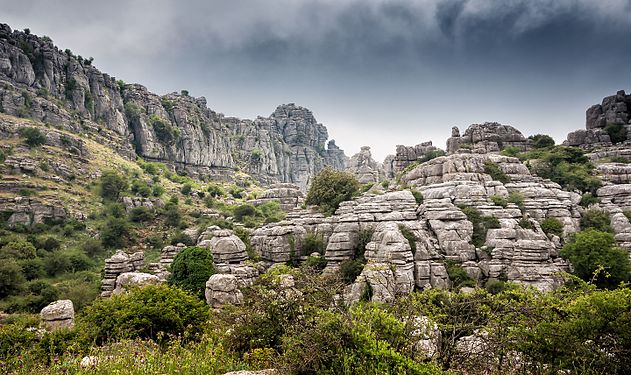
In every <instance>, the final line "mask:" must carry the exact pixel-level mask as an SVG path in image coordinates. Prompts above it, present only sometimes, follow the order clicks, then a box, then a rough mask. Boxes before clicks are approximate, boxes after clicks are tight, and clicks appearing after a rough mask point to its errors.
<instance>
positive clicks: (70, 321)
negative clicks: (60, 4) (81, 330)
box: [39, 299, 74, 331]
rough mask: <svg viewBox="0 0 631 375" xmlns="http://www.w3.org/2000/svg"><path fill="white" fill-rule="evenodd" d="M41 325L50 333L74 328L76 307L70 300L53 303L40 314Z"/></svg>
mask: <svg viewBox="0 0 631 375" xmlns="http://www.w3.org/2000/svg"><path fill="white" fill-rule="evenodd" d="M39 317H40V321H41V325H42V327H43V328H46V329H47V330H49V331H55V330H58V329H62V328H72V327H74V305H73V304H72V301H71V300H69V299H65V300H59V301H55V302H51V303H50V304H49V305H48V306H46V307H44V308H43V309H42V311H41V312H40V313H39Z"/></svg>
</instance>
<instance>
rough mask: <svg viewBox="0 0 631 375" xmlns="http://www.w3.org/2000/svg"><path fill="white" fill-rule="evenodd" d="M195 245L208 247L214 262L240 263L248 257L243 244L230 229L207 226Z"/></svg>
mask: <svg viewBox="0 0 631 375" xmlns="http://www.w3.org/2000/svg"><path fill="white" fill-rule="evenodd" d="M197 246H199V247H203V248H206V249H209V250H210V251H211V252H212V254H213V259H214V262H215V263H241V262H243V261H244V260H246V259H248V254H247V252H246V251H245V244H244V243H243V241H241V239H240V238H239V237H237V236H236V235H235V234H234V233H233V232H232V231H231V230H227V229H220V228H218V227H209V228H208V229H207V230H206V231H204V232H203V233H202V234H201V235H200V237H199V240H198V243H197Z"/></svg>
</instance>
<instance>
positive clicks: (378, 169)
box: [346, 146, 385, 184]
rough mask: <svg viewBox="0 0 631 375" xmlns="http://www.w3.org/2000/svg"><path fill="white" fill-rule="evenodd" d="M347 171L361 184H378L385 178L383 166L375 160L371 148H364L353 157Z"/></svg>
mask: <svg viewBox="0 0 631 375" xmlns="http://www.w3.org/2000/svg"><path fill="white" fill-rule="evenodd" d="M346 170H347V171H348V172H350V173H352V174H354V175H355V176H356V177H357V180H358V181H359V182H360V183H361V184H368V183H376V182H379V181H380V180H381V179H383V177H384V176H385V174H384V171H383V166H382V165H379V164H378V163H377V162H376V161H375V160H373V158H372V155H371V153H370V147H369V146H363V147H362V148H361V150H360V151H359V153H357V154H355V155H353V156H352V157H351V159H350V161H349V162H348V167H347V169H346Z"/></svg>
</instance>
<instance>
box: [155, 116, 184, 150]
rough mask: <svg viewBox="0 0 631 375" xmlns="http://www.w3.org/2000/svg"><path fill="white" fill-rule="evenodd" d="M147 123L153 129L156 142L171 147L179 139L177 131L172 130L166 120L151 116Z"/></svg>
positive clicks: (175, 129)
mask: <svg viewBox="0 0 631 375" xmlns="http://www.w3.org/2000/svg"><path fill="white" fill-rule="evenodd" d="M149 122H150V123H151V126H152V127H153V131H154V133H155V134H156V138H158V141H159V142H161V143H163V144H166V145H171V144H173V143H174V142H175V141H176V140H177V138H178V137H179V135H180V134H179V129H177V128H174V127H173V126H172V125H171V123H170V122H169V121H168V120H165V119H163V118H161V117H159V116H157V115H151V117H150V118H149Z"/></svg>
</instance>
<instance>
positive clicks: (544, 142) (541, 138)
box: [528, 134, 554, 148]
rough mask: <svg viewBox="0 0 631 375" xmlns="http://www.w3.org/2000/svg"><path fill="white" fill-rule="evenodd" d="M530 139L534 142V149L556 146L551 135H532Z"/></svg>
mask: <svg viewBox="0 0 631 375" xmlns="http://www.w3.org/2000/svg"><path fill="white" fill-rule="evenodd" d="M528 139H529V140H531V141H532V145H533V147H534V148H548V147H552V146H554V139H552V137H550V136H549V135H545V134H536V135H531V136H530V137H528Z"/></svg>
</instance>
